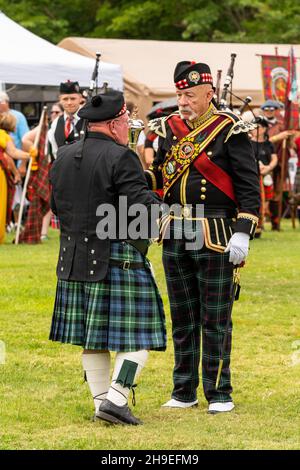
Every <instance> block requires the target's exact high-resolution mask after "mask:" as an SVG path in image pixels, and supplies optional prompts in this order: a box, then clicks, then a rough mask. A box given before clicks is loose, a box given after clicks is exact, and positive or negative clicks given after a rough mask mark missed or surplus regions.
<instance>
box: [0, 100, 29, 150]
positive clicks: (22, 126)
mask: <svg viewBox="0 0 300 470" xmlns="http://www.w3.org/2000/svg"><path fill="white" fill-rule="evenodd" d="M2 113H11V114H13V115H14V116H15V118H16V127H15V131H14V132H11V134H10V135H11V136H12V138H13V139H14V144H15V146H16V147H17V149H22V137H23V135H24V134H26V132H28V131H29V127H28V124H27V121H26V117H25V116H24V114H23V113H21V112H20V111H16V110H15V109H10V107H9V96H8V94H7V93H6V92H5V91H0V114H2Z"/></svg>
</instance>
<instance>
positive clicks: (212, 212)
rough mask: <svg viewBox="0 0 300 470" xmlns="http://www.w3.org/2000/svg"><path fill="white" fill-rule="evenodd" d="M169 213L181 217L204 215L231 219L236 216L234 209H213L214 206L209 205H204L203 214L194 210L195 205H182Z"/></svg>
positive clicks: (211, 217) (209, 217)
mask: <svg viewBox="0 0 300 470" xmlns="http://www.w3.org/2000/svg"><path fill="white" fill-rule="evenodd" d="M170 215H174V216H176V217H183V218H189V217H192V218H194V217H205V218H208V219H218V218H219V219H221V218H225V219H231V218H233V217H236V215H237V214H236V211H235V210H234V209H214V208H209V207H204V211H203V214H201V212H200V211H199V210H198V211H197V210H196V207H194V206H192V207H189V206H183V207H182V208H181V209H179V210H178V211H177V210H176V211H174V212H173V213H172V211H171V212H170Z"/></svg>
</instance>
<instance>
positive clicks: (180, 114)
mask: <svg viewBox="0 0 300 470" xmlns="http://www.w3.org/2000/svg"><path fill="white" fill-rule="evenodd" d="M185 111H187V110H186V109H185ZM188 111H189V112H190V113H191V114H190V115H189V117H188V118H185V117H184V116H183V114H182V111H181V110H180V108H179V116H180V117H181V119H183V120H184V119H185V120H186V119H187V120H188V121H195V119H197V118H198V116H197V114H196V113H194V111H192V110H190V109H189V110H188Z"/></svg>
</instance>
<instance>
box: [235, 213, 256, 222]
mask: <svg viewBox="0 0 300 470" xmlns="http://www.w3.org/2000/svg"><path fill="white" fill-rule="evenodd" d="M237 218H238V219H247V220H251V221H252V222H253V223H254V224H257V223H258V217H256V215H253V214H249V213H248V212H239V213H238V216H237Z"/></svg>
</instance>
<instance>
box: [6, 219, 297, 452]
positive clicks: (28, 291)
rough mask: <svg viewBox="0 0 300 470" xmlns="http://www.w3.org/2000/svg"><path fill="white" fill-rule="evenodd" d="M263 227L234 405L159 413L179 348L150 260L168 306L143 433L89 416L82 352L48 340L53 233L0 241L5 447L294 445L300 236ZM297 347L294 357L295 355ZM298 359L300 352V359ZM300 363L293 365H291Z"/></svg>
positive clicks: (236, 339) (142, 392) (243, 303)
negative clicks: (217, 411) (36, 239)
mask: <svg viewBox="0 0 300 470" xmlns="http://www.w3.org/2000/svg"><path fill="white" fill-rule="evenodd" d="M290 225H291V224H290V222H288V221H286V222H285V223H284V232H282V233H271V232H270V231H266V232H265V233H264V234H263V238H262V239H261V240H255V241H254V242H252V245H251V256H250V257H249V260H248V262H247V267H246V268H245V269H244V270H243V272H242V292H241V298H240V301H239V302H237V303H236V304H235V307H234V313H233V317H234V335H233V353H232V380H233V387H234V394H233V398H234V401H235V403H236V409H235V411H234V412H232V413H230V414H225V415H217V416H212V415H208V414H207V413H206V411H207V405H206V403H205V400H204V398H203V392H202V388H201V386H200V387H199V394H198V395H199V407H198V409H190V410H167V409H162V408H161V407H160V406H161V404H162V403H163V402H164V401H166V400H167V399H169V397H170V392H171V389H172V367H173V347H172V341H171V327H170V315H169V306H168V301H167V294H166V286H165V282H164V276H163V269H162V266H161V262H160V257H161V250H160V248H158V247H153V248H151V252H150V258H151V259H152V261H153V263H154V267H155V271H156V277H157V280H158V284H159V287H160V290H161V293H162V296H163V300H164V303H165V306H166V315H167V325H168V348H167V351H166V352H164V353H159V352H153V353H151V354H150V359H149V362H148V364H147V367H146V368H145V369H144V371H143V373H142V375H141V378H140V381H139V386H138V389H137V406H136V408H135V410H134V412H135V414H136V415H137V416H138V417H140V418H141V419H142V420H143V421H144V423H145V424H144V426H140V427H138V428H135V427H133V428H131V427H129V428H126V430H125V429H124V428H123V427H111V426H109V425H106V424H104V423H101V422H97V423H93V422H91V421H90V417H91V416H92V414H93V403H92V400H91V397H90V395H89V391H88V387H87V384H85V383H84V382H83V379H82V369H81V357H80V356H81V351H80V348H78V347H74V346H70V345H61V344H59V343H53V342H50V341H48V334H49V328H50V322H51V315H52V308H53V300H54V294H55V282H56V277H55V264H56V259H57V252H58V234H57V232H55V231H51V232H50V240H49V241H47V242H44V243H43V244H42V245H38V246H30V245H27V246H25V245H21V246H13V245H11V244H9V243H8V242H9V239H8V241H7V243H6V244H5V245H4V246H0V340H2V341H4V342H5V344H6V350H7V355H6V363H5V364H3V365H0V448H1V449H101V450H104V449H109V450H112V449H122V450H123V449H153V450H154V449H161V450H162V449H188V450H189V449H195V450H196V449H197V450H198V449H299V440H300V439H299V437H300V434H299V429H300V401H299V397H300V395H299V390H300V380H299V377H300V348H299V351H298V352H299V354H298V353H297V351H296V350H295V349H293V342H294V341H296V340H299V339H300V319H299V265H300V250H299V247H300V231H299V228H297V229H296V230H294V231H293V230H292V228H291V227H290ZM293 354H294V356H292V355H293ZM297 354H298V355H297ZM293 357H294V359H295V358H296V359H297V358H298V361H297V360H294V361H293V360H292V358H293Z"/></svg>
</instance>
